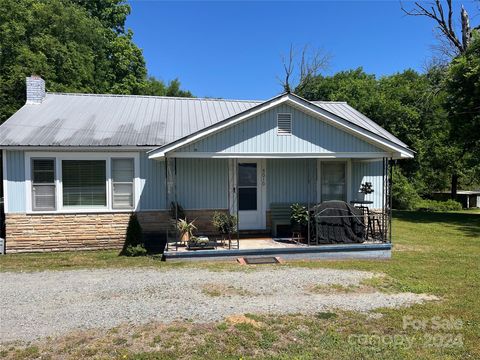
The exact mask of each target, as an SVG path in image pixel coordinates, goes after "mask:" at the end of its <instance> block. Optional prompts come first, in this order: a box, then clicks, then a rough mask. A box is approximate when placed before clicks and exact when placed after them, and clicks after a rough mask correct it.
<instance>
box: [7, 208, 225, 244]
mask: <svg viewBox="0 0 480 360" xmlns="http://www.w3.org/2000/svg"><path fill="white" fill-rule="evenodd" d="M215 211H227V210H186V211H185V215H186V216H187V218H188V219H189V220H194V219H195V225H196V226H197V228H198V232H199V233H201V234H212V233H214V232H215V230H214V228H213V227H212V224H211V219H212V215H213V213H214V212H215ZM137 215H138V220H139V222H140V224H141V225H142V228H143V231H144V232H145V233H165V231H166V230H167V229H168V228H169V227H171V220H170V217H169V214H168V211H142V212H138V213H137ZM129 217H130V213H91V214H6V217H5V227H6V250H7V252H9V253H13V252H38V251H65V250H96V249H120V248H122V246H123V243H124V241H125V234H126V230H127V225H128V220H129Z"/></svg>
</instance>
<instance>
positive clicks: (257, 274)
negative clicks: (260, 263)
mask: <svg viewBox="0 0 480 360" xmlns="http://www.w3.org/2000/svg"><path fill="white" fill-rule="evenodd" d="M372 276H375V275H374V274H373V273H369V272H361V271H353V270H331V269H315V270H311V269H301V268H279V269H275V268H271V267H268V268H263V269H258V270H255V271H248V272H229V271H224V272H215V271H208V270H204V269H177V270H156V269H127V270H119V269H104V270H72V271H46V272H36V273H2V274H0V277H1V280H2V281H1V285H0V286H1V288H0V302H1V304H2V305H1V306H0V339H1V340H0V341H1V342H7V341H12V340H33V339H35V338H39V337H44V336H55V335H61V334H65V333H66V332H68V331H70V330H74V329H78V328H82V329H85V328H94V327H105V328H111V327H114V326H117V325H119V324H121V323H146V322H149V321H152V320H157V321H163V322H171V321H175V320H186V319H188V320H192V321H195V322H211V321H218V320H222V319H224V318H225V317H226V316H229V315H234V314H244V313H274V314H281V313H295V312H297V313H298V312H301V313H315V312H319V311H325V310H329V309H344V310H354V311H369V310H373V309H376V308H379V307H398V306H408V305H411V304H413V303H417V302H422V301H425V300H428V299H429V297H428V296H425V295H417V294H411V293H401V294H384V293H380V292H347V293H338V292H335V291H331V292H328V291H327V292H326V293H325V292H322V293H316V292H312V291H311V289H312V287H314V286H317V285H319V286H323V285H325V286H328V285H332V284H341V285H343V286H348V285H358V284H359V283H360V282H361V281H362V280H364V279H368V278H371V277H372Z"/></svg>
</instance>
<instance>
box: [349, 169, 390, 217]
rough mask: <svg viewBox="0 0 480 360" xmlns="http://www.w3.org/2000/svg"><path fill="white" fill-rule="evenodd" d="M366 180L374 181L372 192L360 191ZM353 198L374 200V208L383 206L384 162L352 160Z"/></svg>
mask: <svg viewBox="0 0 480 360" xmlns="http://www.w3.org/2000/svg"><path fill="white" fill-rule="evenodd" d="M365 182H371V183H372V189H373V190H374V192H373V193H372V194H368V195H365V196H364V194H362V193H361V192H360V187H361V185H362V184H363V183H365ZM351 185H352V199H355V200H361V199H364V200H370V201H373V205H371V207H372V208H376V209H379V208H382V206H383V201H384V200H383V199H384V186H383V162H382V160H379V161H374V162H361V161H352V182H351Z"/></svg>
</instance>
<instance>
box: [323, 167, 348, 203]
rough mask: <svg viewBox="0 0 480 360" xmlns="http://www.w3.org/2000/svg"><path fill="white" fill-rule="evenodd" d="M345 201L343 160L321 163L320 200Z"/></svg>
mask: <svg viewBox="0 0 480 360" xmlns="http://www.w3.org/2000/svg"><path fill="white" fill-rule="evenodd" d="M328 200H342V201H347V194H346V172H345V163H344V162H323V163H322V201H328Z"/></svg>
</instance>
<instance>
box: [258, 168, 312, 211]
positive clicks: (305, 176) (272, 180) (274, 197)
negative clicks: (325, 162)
mask: <svg viewBox="0 0 480 360" xmlns="http://www.w3.org/2000/svg"><path fill="white" fill-rule="evenodd" d="M316 163H317V160H315V159H268V160H267V208H270V204H271V203H294V202H300V203H307V202H308V201H309V202H311V203H313V202H315V201H316V197H317V195H316V185H315V184H316V169H317V166H316Z"/></svg>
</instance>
